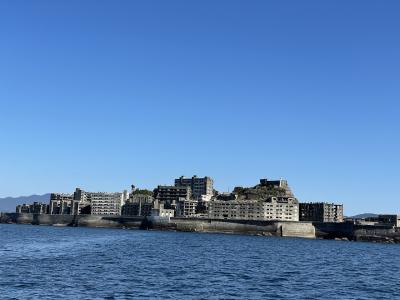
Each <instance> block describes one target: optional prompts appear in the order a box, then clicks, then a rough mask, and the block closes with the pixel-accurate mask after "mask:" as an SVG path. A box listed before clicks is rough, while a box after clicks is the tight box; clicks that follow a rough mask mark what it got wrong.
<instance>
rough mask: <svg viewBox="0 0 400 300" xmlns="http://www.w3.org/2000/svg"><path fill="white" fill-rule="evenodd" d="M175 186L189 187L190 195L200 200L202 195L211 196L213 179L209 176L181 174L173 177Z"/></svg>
mask: <svg viewBox="0 0 400 300" xmlns="http://www.w3.org/2000/svg"><path fill="white" fill-rule="evenodd" d="M175 186H176V187H177V186H186V187H190V189H191V191H192V197H193V198H195V199H196V200H200V198H201V197H202V196H203V195H208V196H209V197H211V196H212V195H213V191H214V180H213V179H212V178H211V177H208V176H206V177H197V176H193V177H192V178H185V177H183V176H181V177H179V178H177V179H175Z"/></svg>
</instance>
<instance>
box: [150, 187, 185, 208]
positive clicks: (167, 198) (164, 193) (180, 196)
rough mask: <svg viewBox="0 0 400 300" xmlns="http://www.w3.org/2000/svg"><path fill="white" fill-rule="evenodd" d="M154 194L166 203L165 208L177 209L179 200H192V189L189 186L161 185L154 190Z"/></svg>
mask: <svg viewBox="0 0 400 300" xmlns="http://www.w3.org/2000/svg"><path fill="white" fill-rule="evenodd" d="M154 195H155V198H156V199H157V200H158V201H159V203H163V204H164V206H165V208H168V209H169V208H173V209H175V208H176V206H177V204H178V202H179V201H182V200H190V198H191V195H192V191H191V188H190V187H189V186H165V185H159V186H158V187H157V189H155V190H154Z"/></svg>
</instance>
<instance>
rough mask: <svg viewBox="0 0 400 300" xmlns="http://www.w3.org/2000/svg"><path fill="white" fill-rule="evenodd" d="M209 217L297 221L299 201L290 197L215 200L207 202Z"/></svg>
mask: <svg viewBox="0 0 400 300" xmlns="http://www.w3.org/2000/svg"><path fill="white" fill-rule="evenodd" d="M209 217H210V218H211V219H236V220H279V221H299V202H298V201H297V199H296V198H292V197H270V198H269V199H267V200H265V201H260V200H215V201H211V202H210V204H209Z"/></svg>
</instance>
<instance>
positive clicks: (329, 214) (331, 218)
mask: <svg viewBox="0 0 400 300" xmlns="http://www.w3.org/2000/svg"><path fill="white" fill-rule="evenodd" d="M300 221H312V222H343V205H341V204H334V203H323V202H318V203H300Z"/></svg>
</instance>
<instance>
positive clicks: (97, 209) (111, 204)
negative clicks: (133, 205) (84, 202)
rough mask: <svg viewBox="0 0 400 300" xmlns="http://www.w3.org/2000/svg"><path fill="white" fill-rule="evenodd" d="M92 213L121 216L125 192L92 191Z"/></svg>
mask: <svg viewBox="0 0 400 300" xmlns="http://www.w3.org/2000/svg"><path fill="white" fill-rule="evenodd" d="M90 198H91V214H92V215H99V216H109V215H114V216H120V215H121V210H122V206H123V205H124V197H123V193H105V192H98V193H90Z"/></svg>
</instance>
